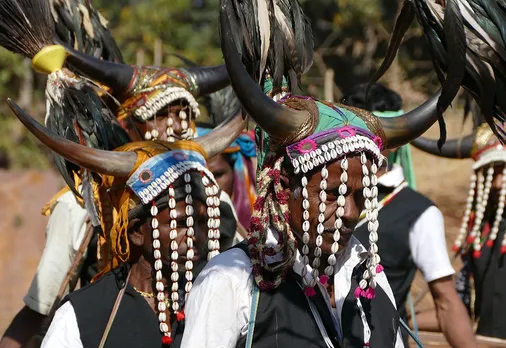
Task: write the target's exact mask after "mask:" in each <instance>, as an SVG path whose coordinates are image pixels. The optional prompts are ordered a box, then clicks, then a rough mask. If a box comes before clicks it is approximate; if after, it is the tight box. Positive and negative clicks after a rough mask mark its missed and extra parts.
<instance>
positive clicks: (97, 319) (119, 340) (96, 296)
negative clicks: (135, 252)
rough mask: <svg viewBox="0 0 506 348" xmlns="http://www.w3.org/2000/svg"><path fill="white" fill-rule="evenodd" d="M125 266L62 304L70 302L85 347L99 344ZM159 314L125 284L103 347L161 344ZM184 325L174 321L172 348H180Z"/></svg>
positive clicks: (155, 345) (121, 281)
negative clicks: (125, 286)
mask: <svg viewBox="0 0 506 348" xmlns="http://www.w3.org/2000/svg"><path fill="white" fill-rule="evenodd" d="M126 274H127V272H126V267H120V268H118V269H116V270H113V271H112V272H110V273H107V274H106V275H104V276H103V277H102V278H101V279H99V280H97V281H96V282H94V283H92V284H90V285H88V286H86V287H84V288H82V289H79V290H77V291H74V292H73V293H71V294H70V295H68V296H67V297H66V298H65V299H64V300H63V301H62V303H65V302H66V301H70V302H71V303H72V307H73V308H74V312H75V314H76V319H77V325H78V327H79V333H80V336H81V342H82V343H83V347H84V348H96V347H98V345H99V343H100V340H101V339H102V335H103V334H104V331H105V327H106V325H107V322H108V320H109V316H110V314H111V311H112V307H113V305H114V303H115V301H116V297H117V296H118V293H119V291H120V290H121V288H122V287H123V285H124V284H125V279H126ZM159 326H160V324H159V321H158V316H157V315H156V314H155V312H153V310H152V309H151V307H150V306H149V304H148V303H147V302H146V300H145V299H144V298H143V297H141V296H140V295H139V294H138V293H137V291H135V290H134V288H133V287H132V286H131V285H130V284H127V288H126V290H125V294H124V296H123V299H122V300H121V304H120V306H119V310H118V313H117V315H116V318H115V319H114V322H113V324H112V327H111V330H110V332H109V336H108V338H107V341H106V344H105V347H106V348H113V347H118V348H119V347H135V348H138V347H139V348H140V347H146V348H153V347H162V333H161V331H160V329H159ZM183 329H184V328H183V326H182V325H180V323H178V322H177V321H175V320H173V324H172V337H173V338H174V342H173V343H172V344H171V348H174V347H179V345H180V342H181V338H182V334H183Z"/></svg>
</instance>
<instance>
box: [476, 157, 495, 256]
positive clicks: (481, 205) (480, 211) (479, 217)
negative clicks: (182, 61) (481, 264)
mask: <svg viewBox="0 0 506 348" xmlns="http://www.w3.org/2000/svg"><path fill="white" fill-rule="evenodd" d="M493 178H494V167H493V166H490V167H489V168H488V169H487V177H486V180H485V184H484V188H483V190H482V196H481V199H479V201H478V203H477V208H476V218H475V221H474V226H473V230H472V235H473V237H474V239H473V257H474V258H479V257H480V256H481V223H482V221H483V217H484V215H485V209H486V208H487V202H488V196H489V194H490V189H491V187H492V180H493Z"/></svg>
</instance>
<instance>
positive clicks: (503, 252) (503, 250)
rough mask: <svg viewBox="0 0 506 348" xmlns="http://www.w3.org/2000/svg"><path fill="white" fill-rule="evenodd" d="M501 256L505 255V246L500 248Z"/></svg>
mask: <svg viewBox="0 0 506 348" xmlns="http://www.w3.org/2000/svg"><path fill="white" fill-rule="evenodd" d="M501 254H506V245H503V246H501Z"/></svg>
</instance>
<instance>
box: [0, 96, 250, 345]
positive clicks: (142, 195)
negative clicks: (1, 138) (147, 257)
mask: <svg viewBox="0 0 506 348" xmlns="http://www.w3.org/2000/svg"><path fill="white" fill-rule="evenodd" d="M8 104H9V106H10V107H11V109H12V110H13V111H14V113H15V114H16V116H17V117H18V118H19V119H20V121H21V122H22V123H23V124H24V125H25V126H26V127H27V129H28V130H29V131H30V132H31V133H33V134H34V135H35V136H36V137H37V138H38V139H39V140H40V141H41V142H43V143H44V144H45V145H46V146H48V147H49V148H51V149H52V150H53V151H55V152H57V153H58V154H60V155H61V156H63V157H65V158H66V159H67V160H69V161H71V162H73V163H75V164H76V165H78V166H80V167H83V168H87V169H88V170H90V171H93V172H94V173H97V174H98V175H99V176H100V179H99V180H98V181H99V183H98V186H99V187H98V194H97V202H94V203H96V204H97V209H98V210H99V211H100V212H101V214H100V215H101V224H102V230H103V231H106V232H105V234H103V235H102V236H101V237H102V238H103V239H104V240H105V241H106V242H107V243H106V245H109V246H110V247H111V250H109V255H106V260H105V261H106V264H105V267H104V269H103V270H102V272H101V274H103V273H105V272H107V271H109V270H111V269H112V268H115V267H117V266H118V265H119V264H120V263H121V262H127V261H128V260H129V256H130V247H129V242H128V238H127V227H128V223H129V218H132V217H135V216H138V214H139V209H140V210H142V209H148V210H149V212H150V215H151V227H152V229H153V230H152V236H153V256H154V260H155V262H154V269H155V273H156V279H157V283H156V289H157V291H158V294H157V300H158V310H159V311H160V315H159V320H160V330H161V331H162V333H163V335H164V338H163V343H165V344H170V343H171V341H172V340H171V337H170V336H171V333H170V332H169V329H168V325H167V324H166V315H165V309H167V308H166V303H165V294H164V289H165V286H164V285H163V283H162V282H161V280H162V273H161V269H162V261H161V253H160V241H159V239H158V238H159V236H160V232H159V230H158V220H157V214H158V211H159V208H160V207H163V208H166V207H168V208H169V214H170V217H171V221H170V228H171V229H172V230H171V231H170V238H171V240H172V241H171V246H170V249H171V255H170V257H171V259H172V262H171V269H172V275H171V280H172V285H171V291H170V292H171V300H172V311H173V313H174V314H175V315H176V316H177V318H178V320H181V319H182V318H183V317H184V315H183V313H182V312H181V311H180V304H179V295H178V290H179V285H178V281H179V273H178V268H179V267H178V259H179V255H178V252H177V250H178V244H177V241H176V236H177V231H176V228H177V222H176V220H175V219H176V215H177V214H176V211H175V207H176V194H179V193H178V191H180V190H179V189H178V188H177V187H175V185H176V184H178V185H180V186H181V185H183V187H184V196H185V198H184V201H185V203H186V208H185V211H186V224H187V226H186V227H187V232H186V237H187V242H186V243H187V254H186V259H187V261H186V263H185V269H186V273H185V277H186V285H185V293H186V296H187V295H188V292H189V291H190V290H191V287H192V281H193V272H192V270H193V262H192V259H193V257H194V246H193V239H194V234H195V231H194V220H193V214H194V209H193V200H194V199H195V198H196V197H195V196H194V195H193V193H192V192H193V190H194V189H195V188H196V187H197V186H198V185H199V184H198V183H195V180H196V179H195V174H192V173H196V174H197V175H198V176H199V177H200V178H201V185H203V186H204V187H205V194H206V199H205V203H206V204H207V214H208V217H209V220H208V223H207V225H208V228H209V231H208V235H207V236H208V259H210V258H212V257H213V256H215V255H216V254H217V253H218V252H219V238H220V231H219V228H220V210H219V206H220V200H219V195H218V193H219V189H218V186H217V185H216V183H215V181H214V178H213V176H212V174H211V173H210V172H209V171H208V170H207V169H206V167H205V166H206V160H207V158H211V157H213V156H215V155H217V154H219V153H220V152H221V151H223V150H224V149H225V148H227V147H228V146H229V145H230V143H231V142H232V141H233V140H234V139H235V137H236V136H237V135H238V134H239V133H240V131H241V130H242V129H243V127H244V121H243V120H242V117H241V116H240V115H241V114H240V113H237V114H236V115H234V116H232V117H230V118H229V119H228V120H227V122H225V124H223V125H221V126H219V127H217V128H216V129H215V130H214V131H213V132H210V133H209V134H207V135H206V136H203V137H199V138H196V139H195V140H194V141H177V142H175V143H168V142H159V141H156V142H153V141H150V142H146V141H144V142H134V143H129V144H126V145H124V146H121V147H120V148H118V149H116V150H115V151H105V150H99V149H93V148H89V147H86V146H82V145H80V144H76V143H74V142H72V141H69V140H67V139H65V138H63V137H60V136H57V135H54V134H53V133H51V132H50V131H48V130H47V129H46V128H44V127H43V126H41V125H40V124H38V123H37V122H36V121H35V120H33V119H32V118H31V117H30V116H28V115H27V114H25V113H24V111H23V110H22V109H21V108H19V106H17V105H16V104H15V103H14V102H12V101H11V100H8ZM192 177H193V179H192ZM182 180H184V182H182ZM192 180H193V182H192ZM196 185H197V186H196ZM164 196H166V197H164ZM138 201H140V202H141V204H140V205H141V207H140V208H132V207H131V204H134V205H136V206H138V205H139V204H136V203H135V202H138ZM102 246H104V244H102ZM101 253H102V254H105V253H107V250H101ZM186 296H185V297H186Z"/></svg>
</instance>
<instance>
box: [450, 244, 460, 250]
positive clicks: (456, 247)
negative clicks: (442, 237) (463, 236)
mask: <svg viewBox="0 0 506 348" xmlns="http://www.w3.org/2000/svg"><path fill="white" fill-rule="evenodd" d="M452 250H453V251H455V252H458V251H459V250H460V247H459V246H458V245H457V244H453V246H452Z"/></svg>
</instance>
